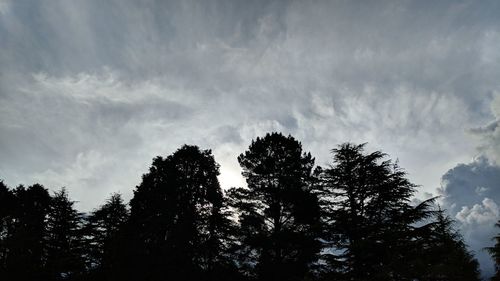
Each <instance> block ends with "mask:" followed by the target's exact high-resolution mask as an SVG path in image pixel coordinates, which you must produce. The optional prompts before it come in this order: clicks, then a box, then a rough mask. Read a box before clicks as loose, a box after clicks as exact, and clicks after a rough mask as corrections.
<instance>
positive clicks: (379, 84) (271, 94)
mask: <svg viewBox="0 0 500 281" xmlns="http://www.w3.org/2000/svg"><path fill="white" fill-rule="evenodd" d="M499 11H500V4H499V2H498V1H483V2H481V4H479V5H478V4H477V3H472V2H469V1H460V2H456V1H439V2H436V3H429V2H425V3H424V2H422V1H378V2H370V3H364V4H363V5H361V4H360V3H354V2H350V1H314V2H304V1H201V2H200V1H152V0H151V1H141V2H137V1H126V0H116V1H107V2H106V3H103V2H102V1H97V0H96V1H79V2H66V1H44V2H43V3H41V2H33V1H9V0H0V38H2V40H0V117H1V118H0V135H1V137H0V159H2V160H3V161H2V162H1V163H0V178H3V179H4V180H5V181H6V182H7V183H8V184H10V185H16V184H19V183H26V184H29V183H32V182H40V183H42V184H45V185H46V186H47V187H49V188H51V189H53V190H54V189H57V188H59V187H61V186H67V188H68V190H69V192H70V193H71V196H72V197H73V198H75V199H76V200H78V201H79V205H78V206H79V208H81V209H82V210H89V209H92V208H93V207H95V206H97V205H99V204H101V203H102V202H103V200H104V198H105V197H106V196H107V195H108V194H110V193H111V192H114V191H121V192H122V193H124V195H125V196H126V197H128V198H130V196H131V194H132V189H133V187H134V185H136V184H137V183H138V182H139V181H140V175H141V174H142V173H144V172H146V171H147V168H148V166H149V164H150V162H151V159H152V158H153V157H154V156H156V155H167V154H170V153H171V152H173V151H174V150H175V149H176V148H178V147H179V146H180V145H182V144H184V143H190V144H198V145H200V146H201V147H202V148H212V149H213V151H214V154H215V157H216V160H217V161H218V162H219V163H220V164H221V172H222V175H221V177H220V179H221V181H222V185H223V187H229V186H232V185H242V184H243V180H242V178H241V176H240V170H239V167H238V165H237V162H236V156H237V155H238V154H239V153H241V152H243V151H244V150H245V148H246V147H248V145H249V143H250V140H251V139H253V138H255V137H256V136H259V135H262V134H264V133H265V132H268V131H273V130H278V131H282V132H284V133H291V134H293V135H294V136H295V137H296V138H298V139H299V140H301V141H302V142H303V145H304V148H305V149H306V150H309V151H311V152H312V153H313V155H314V156H315V157H316V159H317V164H319V165H324V164H326V163H327V162H328V161H329V157H330V155H329V154H328V152H329V150H330V149H331V148H333V147H334V146H336V145H337V144H339V143H341V142H344V141H353V142H360V143H361V142H368V143H369V148H370V149H381V150H383V151H384V152H387V153H389V154H390V155H391V156H392V157H393V158H398V159H399V161H400V164H401V166H402V167H404V168H406V169H407V170H408V171H409V176H410V178H411V180H412V181H414V182H415V183H417V184H420V185H422V188H421V190H422V196H424V192H434V191H435V188H436V187H437V186H440V182H441V176H442V175H443V174H445V173H446V172H447V171H448V170H449V169H450V168H451V167H455V166H456V165H457V163H469V164H463V165H458V166H456V167H455V168H453V169H452V170H450V171H448V172H447V173H446V175H445V176H444V177H443V179H444V181H443V185H442V190H441V192H442V194H445V197H446V200H447V201H446V202H449V205H448V206H449V207H450V208H451V209H453V215H454V216H455V215H456V216H457V217H456V218H457V220H459V221H460V223H463V224H464V225H469V224H473V223H490V219H489V217H490V214H494V215H495V214H496V215H497V213H495V212H497V211H498V207H494V206H498V204H500V199H499V198H498V197H497V196H496V194H497V193H496V190H498V188H499V187H498V185H495V182H497V181H496V180H497V179H496V178H495V177H494V176H492V177H493V178H490V177H489V176H487V177H486V178H487V180H486V179H485V180H483V179H480V178H481V177H482V175H483V174H488V175H490V174H489V173H493V174H494V173H496V172H497V170H495V169H497V164H496V163H498V161H499V159H500V158H499V157H500V153H499V151H500V149H499V143H500V141H498V140H499V135H500V129H499V126H498V124H499V123H498V120H499V119H498V118H499V112H500V98H498V93H500V82H499V80H498V77H499V76H500V63H499V62H500V54H499V52H498V44H499V43H500V28H499V26H500V24H499V21H500V20H499V18H498V12H499ZM491 120H493V121H491ZM478 155H482V157H483V158H484V159H483V158H477V157H478ZM474 157H476V160H474V161H473V162H470V159H473V158H474ZM490 169H492V170H491V171H490ZM474 171H476V173H477V175H476V174H474ZM474 179H477V182H472V181H474ZM489 180H491V183H492V184H491V185H489V184H490V182H489ZM482 181H486V182H482ZM471 194H472V195H473V196H472V197H470V196H469V195H471ZM472 198H474V199H473V200H472ZM495 208H496V209H495ZM495 210H496V211H495ZM458 214H460V215H459V216H458ZM468 237H469V236H467V239H469V238H468ZM471 237H472V236H471ZM471 239H472V238H471Z"/></svg>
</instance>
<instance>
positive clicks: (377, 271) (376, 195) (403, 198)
mask: <svg viewBox="0 0 500 281" xmlns="http://www.w3.org/2000/svg"><path fill="white" fill-rule="evenodd" d="M364 146H365V145H364V144H361V145H354V144H350V143H345V144H342V145H340V146H339V147H338V148H336V149H333V150H332V152H333V164H332V165H331V166H330V167H329V168H328V169H325V170H324V171H322V174H321V177H322V182H323V188H324V193H323V196H322V202H323V208H324V210H325V215H324V219H325V223H326V224H327V225H328V232H327V235H326V237H325V239H326V241H328V242H329V243H330V251H326V254H325V256H324V260H325V261H327V262H329V263H330V264H331V268H330V271H334V272H336V273H337V274H334V275H336V276H339V278H342V279H344V280H412V278H413V276H414V275H415V273H414V269H413V268H412V265H411V264H409V260H410V259H411V258H412V255H413V254H412V249H413V248H414V247H413V246H412V245H413V243H414V241H415V240H416V238H415V236H416V235H417V233H418V232H417V231H416V226H415V223H417V222H420V221H421V220H423V219H424V218H426V217H428V216H429V215H430V214H431V212H430V211H429V204H430V203H431V202H432V200H428V201H424V202H423V203H422V204H420V205H419V206H416V207H413V206H412V205H411V196H412V195H413V193H414V192H415V187H416V186H415V185H414V184H412V183H411V182H409V181H408V180H407V179H406V177H405V172H404V171H403V170H402V169H401V168H399V167H398V165H397V164H393V163H392V162H391V161H390V160H385V157H386V155H385V154H383V153H382V152H380V151H375V152H372V153H368V154H365V153H364Z"/></svg>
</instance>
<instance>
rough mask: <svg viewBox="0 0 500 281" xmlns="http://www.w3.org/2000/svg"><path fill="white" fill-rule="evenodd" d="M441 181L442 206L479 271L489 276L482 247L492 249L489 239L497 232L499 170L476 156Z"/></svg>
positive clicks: (488, 262) (490, 266)
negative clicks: (455, 222) (473, 257)
mask: <svg viewBox="0 0 500 281" xmlns="http://www.w3.org/2000/svg"><path fill="white" fill-rule="evenodd" d="M442 180H443V183H442V188H441V189H440V193H441V195H442V196H443V206H444V207H445V208H446V209H447V211H448V212H449V213H450V214H451V216H452V217H453V218H454V219H455V220H457V226H458V227H459V228H460V230H461V232H462V233H463V235H464V237H465V239H466V243H467V244H468V245H469V247H470V248H471V249H472V250H473V251H474V252H475V253H476V257H477V258H478V259H479V261H480V263H481V267H482V269H483V272H485V273H486V274H492V273H493V272H494V266H493V261H492V260H491V258H490V256H489V255H488V253H487V252H486V251H485V250H484V248H485V247H491V246H492V243H493V242H492V240H491V238H492V237H494V236H495V235H496V233H497V231H498V230H497V229H496V228H495V227H494V225H495V223H496V222H497V221H498V219H499V215H500V208H499V206H500V205H499V204H500V167H499V166H497V165H495V164H494V163H492V162H490V161H489V160H488V159H487V158H485V157H480V158H478V159H476V160H475V161H473V162H471V163H468V164H459V165H457V166H456V167H454V168H453V169H451V170H449V171H448V172H447V173H446V174H445V175H444V176H443V178H442Z"/></svg>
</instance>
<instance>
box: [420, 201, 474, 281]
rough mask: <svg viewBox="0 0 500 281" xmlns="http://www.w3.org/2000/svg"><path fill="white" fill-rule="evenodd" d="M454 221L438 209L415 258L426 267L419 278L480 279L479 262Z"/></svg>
mask: <svg viewBox="0 0 500 281" xmlns="http://www.w3.org/2000/svg"><path fill="white" fill-rule="evenodd" d="M453 224H454V221H453V220H452V219H451V218H450V217H449V216H448V215H446V214H445V213H444V211H443V210H441V209H440V208H439V209H438V210H437V211H436V214H435V218H434V222H432V223H430V224H429V225H428V228H427V229H426V232H427V233H426V234H424V235H422V236H421V238H422V239H421V242H422V243H423V245H422V246H423V247H422V248H421V249H422V252H420V254H419V255H418V256H417V257H416V259H415V260H416V261H417V262H419V263H420V265H421V266H423V267H422V268H421V275H420V276H419V277H418V279H419V280H422V281H426V280H428V281H432V280H442V281H454V280H456V281H466V280H470V281H474V280H480V277H479V264H478V262H477V260H476V259H475V258H474V257H473V255H472V254H471V253H470V252H469V251H468V250H467V246H466V245H465V242H464V241H463V238H462V236H461V235H460V233H459V232H458V231H457V230H456V229H455V228H454V226H453Z"/></svg>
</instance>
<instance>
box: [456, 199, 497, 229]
mask: <svg viewBox="0 0 500 281" xmlns="http://www.w3.org/2000/svg"><path fill="white" fill-rule="evenodd" d="M498 214H499V210H498V205H497V204H496V203H495V201H494V200H492V199H490V198H484V199H483V201H482V202H481V204H474V206H472V208H470V207H469V206H462V209H461V210H460V212H458V213H457V214H456V215H455V218H456V219H457V220H458V221H459V222H461V223H464V224H479V225H494V224H495V223H496V222H497V220H498Z"/></svg>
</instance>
